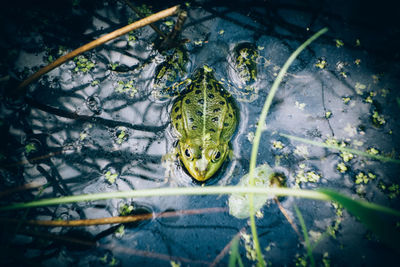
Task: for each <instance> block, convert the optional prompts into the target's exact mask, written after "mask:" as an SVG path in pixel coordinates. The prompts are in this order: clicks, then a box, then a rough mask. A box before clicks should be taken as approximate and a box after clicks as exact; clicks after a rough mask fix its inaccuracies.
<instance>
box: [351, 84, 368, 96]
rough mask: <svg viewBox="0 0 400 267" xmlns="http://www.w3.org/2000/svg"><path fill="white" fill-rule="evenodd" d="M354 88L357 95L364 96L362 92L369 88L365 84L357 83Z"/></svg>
mask: <svg viewBox="0 0 400 267" xmlns="http://www.w3.org/2000/svg"><path fill="white" fill-rule="evenodd" d="M354 88H355V89H356V93H357V94H359V95H362V94H363V92H362V90H364V89H365V88H367V86H366V85H365V84H362V83H359V82H356V85H355V86H354Z"/></svg>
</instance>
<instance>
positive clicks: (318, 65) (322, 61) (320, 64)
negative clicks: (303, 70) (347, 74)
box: [315, 58, 327, 69]
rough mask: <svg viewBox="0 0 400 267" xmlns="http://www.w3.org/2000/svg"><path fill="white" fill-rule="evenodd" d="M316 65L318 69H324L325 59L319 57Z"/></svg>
mask: <svg viewBox="0 0 400 267" xmlns="http://www.w3.org/2000/svg"><path fill="white" fill-rule="evenodd" d="M315 66H316V67H318V68H320V69H325V68H326V66H327V62H326V60H325V59H322V58H319V59H318V61H317V63H316V64H315Z"/></svg>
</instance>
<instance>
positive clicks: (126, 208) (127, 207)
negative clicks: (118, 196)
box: [119, 204, 133, 216]
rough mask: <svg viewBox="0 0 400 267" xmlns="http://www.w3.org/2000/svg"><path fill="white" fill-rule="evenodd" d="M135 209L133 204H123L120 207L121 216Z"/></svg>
mask: <svg viewBox="0 0 400 267" xmlns="http://www.w3.org/2000/svg"><path fill="white" fill-rule="evenodd" d="M132 211H133V205H128V204H123V205H121V206H120V207H119V215H120V216H128V215H130V214H131V213H132Z"/></svg>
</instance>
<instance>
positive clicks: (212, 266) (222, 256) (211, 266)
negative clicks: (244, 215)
mask: <svg viewBox="0 0 400 267" xmlns="http://www.w3.org/2000/svg"><path fill="white" fill-rule="evenodd" d="M246 227H247V226H244V227H243V228H242V229H240V231H239V232H238V233H237V234H236V235H235V236H234V237H233V238H232V239H231V241H229V243H228V244H226V246H225V247H224V248H223V249H222V250H221V252H220V253H219V254H218V255H217V257H215V259H214V261H213V262H212V263H211V264H210V265H209V267H215V266H217V265H218V263H219V262H220V261H221V260H222V259H223V258H224V257H225V255H226V254H227V253H228V252H229V249H230V248H231V246H232V244H233V241H234V240H235V238H237V237H239V236H240V234H241V233H242V232H243V231H244V230H246Z"/></svg>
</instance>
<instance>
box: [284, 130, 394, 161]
mask: <svg viewBox="0 0 400 267" xmlns="http://www.w3.org/2000/svg"><path fill="white" fill-rule="evenodd" d="M279 135H280V136H283V137H286V138H288V139H291V140H295V141H299V142H302V143H306V144H310V145H314V146H319V147H325V148H329V149H336V150H339V151H344V152H348V153H353V154H356V155H359V156H362V157H366V158H372V159H377V160H380V161H383V162H393V163H397V164H400V160H398V159H394V158H390V157H385V156H380V155H372V154H369V153H367V152H364V151H361V150H357V149H352V148H346V147H340V146H335V145H328V144H325V143H322V142H317V141H312V140H308V139H306V138H302V137H298V136H293V135H289V134H283V133H280V134H279Z"/></svg>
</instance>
